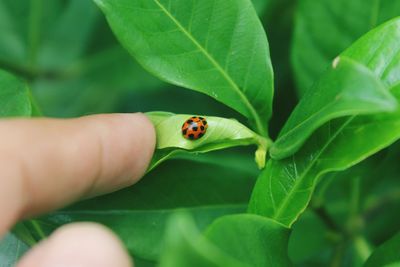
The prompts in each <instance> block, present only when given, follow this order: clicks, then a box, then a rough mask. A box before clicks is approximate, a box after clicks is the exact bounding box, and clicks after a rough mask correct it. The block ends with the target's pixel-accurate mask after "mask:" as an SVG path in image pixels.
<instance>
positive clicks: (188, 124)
mask: <svg viewBox="0 0 400 267" xmlns="http://www.w3.org/2000/svg"><path fill="white" fill-rule="evenodd" d="M207 128H208V124H207V120H206V119H205V118H203V117H191V118H189V119H188V120H187V121H185V123H184V124H183V125H182V135H183V136H184V137H185V138H186V139H189V140H197V139H199V138H201V137H203V136H204V134H205V133H206V131H207Z"/></svg>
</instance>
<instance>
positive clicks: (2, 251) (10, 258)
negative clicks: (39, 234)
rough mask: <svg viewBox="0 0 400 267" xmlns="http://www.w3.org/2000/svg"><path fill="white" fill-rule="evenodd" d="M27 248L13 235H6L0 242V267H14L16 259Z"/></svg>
mask: <svg viewBox="0 0 400 267" xmlns="http://www.w3.org/2000/svg"><path fill="white" fill-rule="evenodd" d="M28 248H29V247H28V246H27V245H26V244H25V243H24V242H22V241H21V240H20V239H18V238H17V237H16V236H15V235H13V234H11V233H8V234H6V235H5V237H4V238H3V239H2V240H0V266H1V267H9V266H15V265H16V263H17V261H18V259H19V258H21V256H22V255H23V254H24V253H25V252H26V251H27V250H28Z"/></svg>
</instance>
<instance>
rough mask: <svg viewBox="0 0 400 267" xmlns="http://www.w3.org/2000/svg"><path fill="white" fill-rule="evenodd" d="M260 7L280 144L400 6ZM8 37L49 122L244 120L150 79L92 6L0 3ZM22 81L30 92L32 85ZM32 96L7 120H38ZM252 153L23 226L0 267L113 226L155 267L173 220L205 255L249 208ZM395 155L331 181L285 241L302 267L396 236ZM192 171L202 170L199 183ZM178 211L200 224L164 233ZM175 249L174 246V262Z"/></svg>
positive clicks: (325, 0)
mask: <svg viewBox="0 0 400 267" xmlns="http://www.w3.org/2000/svg"><path fill="white" fill-rule="evenodd" d="M254 4H255V6H256V8H257V12H258V14H259V16H260V19H261V21H262V23H263V25H264V27H265V30H266V32H267V36H268V40H269V44H270V53H271V59H272V64H273V66H274V72H275V98H274V112H273V117H272V120H271V125H270V135H271V137H273V138H275V137H276V136H277V135H278V133H279V131H280V129H281V128H282V126H283V125H284V124H285V122H286V120H287V118H288V117H289V115H290V113H291V112H292V110H293V108H294V106H295V105H296V104H297V102H298V97H297V96H299V95H302V94H303V93H304V92H305V90H306V88H308V87H309V86H310V85H311V84H312V83H313V82H314V81H315V79H316V78H318V77H319V74H321V73H322V72H323V71H324V69H326V68H327V67H328V65H330V64H331V63H330V62H331V60H333V58H334V57H335V56H337V55H338V54H339V53H340V52H341V51H342V50H344V49H345V48H347V47H348V46H349V45H351V44H352V43H353V42H354V41H355V40H356V39H357V38H358V37H360V36H361V35H363V34H364V33H366V32H367V31H368V30H370V29H371V28H373V27H375V26H377V25H379V24H380V23H381V22H384V21H386V20H388V19H389V18H392V17H395V16H396V15H400V11H399V8H398V7H399V5H400V1H398V0H386V1H385V0H382V1H374V0H370V1H361V0H357V1H356V0H354V1H353V0H351V1H341V0H340V1H338V0H321V1H312V0H298V1H295V0H279V1H278V0H269V1H261V0H258V1H254ZM396 7H397V8H396ZM0 33H1V34H2V37H1V39H0V69H4V70H6V71H8V72H10V73H13V74H15V75H16V76H18V77H20V78H21V79H22V80H24V81H26V83H27V84H29V86H30V87H31V90H32V95H33V99H35V102H36V103H37V106H39V107H40V109H41V112H42V113H43V114H44V115H45V116H52V117H75V116H81V115H87V114H93V113H103V112H137V111H140V112H147V111H154V110H162V111H169V112H174V113H178V114H179V113H185V114H187V113H193V114H209V115H213V116H220V117H226V118H232V117H235V118H237V119H239V121H241V122H243V123H246V119H245V118H244V117H242V116H241V115H240V114H238V113H237V112H235V111H234V110H232V109H230V108H228V107H227V106H225V105H223V104H221V103H219V102H217V101H215V100H213V99H212V98H210V97H208V96H205V95H203V94H200V93H197V92H194V91H189V90H181V88H179V87H177V86H173V85H169V84H166V83H164V82H161V81H159V80H158V79H157V78H155V77H153V76H151V75H150V74H148V73H147V72H146V71H145V70H144V69H143V68H142V67H141V66H139V64H138V63H136V62H135V61H134V60H133V59H132V57H131V56H130V55H129V54H128V52H127V51H125V50H124V49H123V48H122V46H121V45H120V44H119V43H118V42H117V40H116V38H115V37H114V35H113V34H112V32H111V30H110V28H109V26H108V24H107V22H106V20H105V18H104V16H103V15H102V14H101V12H100V10H99V9H98V8H97V7H96V6H95V4H94V3H93V2H92V1H91V0H52V1H44V0H24V1H22V0H21V1H15V0H2V1H1V2H0ZM397 60H400V59H397ZM19 82H20V83H21V85H20V86H21V88H22V87H23V86H24V83H23V82H21V81H19ZM3 93H4V92H0V98H1V97H2V94H3ZM6 93H7V92H6ZM31 97H32V96H31V95H30V93H27V94H22V95H15V99H16V100H15V101H17V102H18V101H19V103H20V104H21V105H20V106H19V108H18V109H17V111H15V110H13V109H11V111H10V108H8V109H7V111H6V113H7V114H8V115H30V113H31V107H30V106H29V105H28V104H27V103H28V102H27V101H25V100H26V99H28V98H31ZM188 100H191V101H188ZM0 104H1V105H2V106H1V107H0V114H1V109H2V108H3V109H4V107H5V106H6V105H5V104H4V103H3V102H2V99H0ZM15 107H17V106H12V108H15ZM14 111H15V112H16V113H15V112H14ZM14 113H15V114H14ZM4 115H5V114H4ZM252 152H253V151H252V150H251V149H247V148H235V149H229V150H227V151H224V152H213V153H209V154H207V155H183V156H181V158H179V159H176V160H172V161H169V162H166V163H164V164H162V165H161V166H160V167H159V168H157V169H155V171H153V172H151V173H149V174H148V175H147V176H146V177H145V178H144V179H143V180H142V181H141V182H140V183H138V184H137V185H135V186H134V187H132V188H127V189H125V190H122V191H121V192H117V193H114V194H110V195H106V196H102V197H99V198H96V199H92V200H87V201H84V202H81V203H77V204H76V205H74V206H71V207H68V208H65V209H63V210H61V211H57V212H55V213H53V214H48V215H45V216H43V217H41V218H38V219H36V220H34V221H27V222H22V223H20V224H19V225H18V226H17V227H16V229H15V231H14V232H15V235H14V234H9V235H7V236H6V237H5V239H4V240H3V241H2V242H1V243H0V266H1V267H6V266H7V267H8V266H12V264H13V263H15V260H16V259H17V258H19V257H20V256H21V255H22V254H23V252H25V251H26V250H27V249H28V245H29V246H30V245H32V244H33V243H35V242H37V241H39V240H40V239H41V238H42V237H43V234H45V235H48V234H50V233H51V232H52V231H53V230H54V229H56V228H57V227H59V226H60V225H63V224H65V223H69V222H71V221H81V220H91V221H97V222H101V223H103V224H105V225H107V226H108V227H110V228H111V229H113V230H114V231H115V232H116V233H117V234H118V235H119V236H120V237H121V238H122V240H123V241H124V242H125V244H126V245H127V247H128V249H129V251H130V252H131V253H132V255H133V256H134V257H135V262H136V266H155V265H156V262H157V261H158V259H159V257H160V255H161V254H162V249H163V246H164V243H165V242H166V241H165V240H164V236H165V233H166V232H167V236H168V235H170V233H168V231H171V230H168V229H172V231H174V229H175V228H174V225H173V223H174V222H176V224H183V225H188V226H183V230H182V232H180V233H179V234H181V235H179V236H178V237H179V238H180V237H182V238H183V239H184V238H189V240H186V241H188V242H189V243H190V242H194V243H196V242H197V243H199V244H200V245H199V248H200V249H201V248H202V247H206V250H207V246H208V245H209V243H207V241H208V240H205V241H204V239H203V238H202V237H199V233H198V231H199V230H200V231H203V230H205V229H207V227H208V225H209V224H210V223H211V222H212V221H214V220H215V218H218V217H220V216H222V215H230V214H235V213H242V212H244V211H245V210H246V207H247V203H248V201H249V199H250V195H251V191H252V188H253V186H254V184H255V180H256V177H257V175H258V170H257V168H256V165H255V163H254V162H253V160H252V157H253V155H252ZM399 157H400V146H399V144H395V145H392V146H391V147H389V148H387V149H385V150H383V151H381V152H379V153H378V154H376V155H374V156H373V157H371V158H369V159H367V160H365V161H363V162H362V163H360V164H358V165H356V166H354V167H352V168H350V169H348V170H346V171H344V172H339V173H334V174H328V175H326V177H324V179H323V180H322V181H321V183H320V184H319V185H318V187H317V190H316V192H315V194H314V196H313V198H312V200H311V204H310V205H309V207H308V208H307V210H306V212H305V213H304V214H303V216H301V217H300V219H299V220H298V221H297V222H296V223H295V224H294V226H293V229H292V232H291V235H290V237H289V245H288V246H289V249H288V251H289V252H288V254H289V257H290V259H291V261H292V262H293V265H294V266H307V267H310V266H332V267H336V266H345V267H347V266H349V267H353V266H354V267H358V266H362V265H363V264H364V263H365V262H366V260H367V258H368V257H369V255H370V254H371V253H372V251H373V250H374V248H375V247H378V246H379V245H381V244H382V243H384V242H385V241H386V240H389V239H390V238H391V237H392V236H394V235H395V234H396V233H397V232H398V231H399V230H400V227H399V226H400V212H399V211H400V180H399V176H400V165H399V164H398V163H399ZM192 169H202V170H204V173H202V174H195V175H194V176H193V175H192V172H191V170H192ZM189 173H190V174H191V175H188V174H189ZM176 210H180V211H182V210H184V211H186V213H188V214H190V215H192V217H193V218H192V219H193V221H191V220H190V219H188V220H187V218H185V217H184V216H183V218H182V217H180V215H179V214H178V215H176V216H175V217H174V219H173V220H172V221H171V222H170V224H169V226H168V225H167V219H168V218H169V217H170V216H171V215H173V214H175V213H176ZM238 220H239V221H241V220H246V218H239V219H238ZM171 225H172V226H171ZM230 226H231V225H230ZM274 227H277V226H274ZM277 228H279V227H277ZM279 229H280V230H279V232H284V230H282V229H281V228H279ZM240 230H241V231H243V232H245V231H244V229H240ZM207 231H208V232H210V231H211V232H212V229H211V230H210V229H208V230H207ZM228 231H233V232H235V231H238V229H237V228H234V227H232V230H228ZM284 235H286V233H284ZM284 235H283V236H284ZM175 237H176V236H175ZM210 239H211V240H212V239H213V238H212V237H210ZM219 240H220V239H219ZM393 240H394V241H393ZM168 242H174V240H173V239H172V240H171V238H170V239H169V241H168ZM281 243H284V242H283V241H282V242H281ZM189 245H193V244H192V243H190V244H189ZM189 245H188V246H189ZM227 247H228V246H227ZM386 247H387V250H388V251H390V253H391V255H394V256H391V257H392V258H395V256H396V251H397V252H398V254H397V255H400V244H399V241H398V235H397V238H396V237H395V238H394V239H391V241H390V243H388V244H386V245H384V247H383V248H382V247H381V248H380V249H378V250H377V252H376V254H373V255H374V256H373V257H371V259H370V260H368V263H367V265H366V266H383V265H384V264H387V263H388V262H387V261H385V255H383V256H382V253H383V254H385V252H384V251H385V250H386V249H385V248H386ZM174 249H176V247H173V246H171V251H172V252H171V253H172V254H173V253H175V252H174V251H173V250H174ZM229 249H231V250H232V251H235V249H237V248H236V247H234V246H232V247H230V248H229ZM229 249H228V250H229ZM382 251H383V252H382ZM393 251H394V252H393ZM178 252H180V249H178ZM218 253H221V254H218V257H217V259H211V260H217V261H219V260H220V258H219V257H221V258H222V260H224V259H225V256H224V255H225V254H224V253H223V252H221V251H218ZM221 255H222V256H221ZM195 256H196V255H195ZM164 257H165V256H164ZM175 258H176V257H175ZM392 258H391V259H392ZM185 260H186V259H182V261H183V264H184V263H185ZM229 260H232V262H235V260H234V259H231V258H229ZM395 260H396V259H395ZM397 260H398V259H397ZM166 261H168V260H166ZM392 262H393V261H391V262H390V263H392ZM283 264H285V263H283ZM368 264H369V265H368ZM165 266H173V265H168V264H166V265H165ZM183 266H184V265H183ZM217 266H218V265H217Z"/></svg>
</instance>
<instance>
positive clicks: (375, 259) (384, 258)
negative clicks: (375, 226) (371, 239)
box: [364, 233, 400, 267]
mask: <svg viewBox="0 0 400 267" xmlns="http://www.w3.org/2000/svg"><path fill="white" fill-rule="evenodd" d="M399 251H400V233H398V234H397V235H395V236H394V237H393V238H391V239H390V240H388V241H387V242H385V243H384V244H382V245H381V246H380V247H379V248H377V249H376V250H375V251H374V253H373V254H372V255H371V257H369V259H368V261H367V262H366V263H365V265H364V266H365V267H378V266H399V265H400V253H399Z"/></svg>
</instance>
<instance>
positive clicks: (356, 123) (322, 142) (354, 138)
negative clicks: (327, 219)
mask: <svg viewBox="0 0 400 267" xmlns="http://www.w3.org/2000/svg"><path fill="white" fill-rule="evenodd" d="M392 92H393V94H394V95H395V96H396V98H397V99H398V101H400V85H399V86H397V87H395V88H393V89H392ZM399 138H400V108H397V110H396V112H394V113H389V114H384V113H382V114H377V115H370V116H352V117H347V118H341V119H337V120H333V121H330V122H328V123H327V124H325V125H324V126H323V127H321V128H320V129H318V130H317V131H316V132H315V133H314V134H313V135H312V136H311V138H310V139H309V140H308V141H307V142H306V143H305V145H304V146H303V147H302V149H301V150H300V151H299V152H297V153H296V154H294V155H293V156H291V157H289V158H287V159H284V160H281V161H276V160H271V161H269V162H268V164H267V166H266V168H265V170H264V171H263V172H262V173H261V176H260V178H259V180H258V182H257V184H256V187H255V189H254V192H253V195H252V200H251V204H250V211H251V212H254V213H256V214H262V215H264V216H267V217H270V218H273V219H275V220H277V221H279V222H281V223H283V224H285V225H288V226H290V225H292V224H293V223H294V222H295V221H296V219H297V218H298V216H299V215H300V214H301V213H302V212H303V211H304V209H305V208H306V207H307V204H308V202H309V200H310V198H311V195H312V193H313V191H314V188H315V186H316V184H317V182H318V180H319V178H320V177H321V176H322V175H323V174H325V173H328V172H331V171H340V170H344V169H347V168H349V167H351V166H352V165H354V164H356V163H358V162H360V161H362V160H363V159H365V158H367V157H368V156H370V155H372V154H374V153H376V152H378V151H379V150H381V149H383V148H385V147H387V146H389V145H390V144H392V143H393V142H395V141H396V140H398V139H399Z"/></svg>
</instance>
